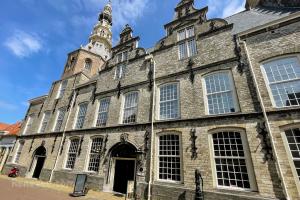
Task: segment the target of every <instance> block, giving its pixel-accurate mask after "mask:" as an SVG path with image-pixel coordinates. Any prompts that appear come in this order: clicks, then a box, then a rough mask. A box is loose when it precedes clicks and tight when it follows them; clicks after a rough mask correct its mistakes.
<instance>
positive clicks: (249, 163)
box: [208, 127, 257, 191]
mask: <svg viewBox="0 0 300 200" xmlns="http://www.w3.org/2000/svg"><path fill="white" fill-rule="evenodd" d="M219 132H238V133H240V135H241V138H242V145H243V150H244V157H245V158H244V159H245V162H246V167H247V173H248V174H247V175H248V178H249V183H250V188H249V189H247V188H239V187H228V186H219V185H218V180H217V171H216V161H215V153H214V143H213V134H215V133H219ZM208 140H209V150H210V151H209V152H210V158H211V166H212V177H213V186H214V187H215V188H218V189H225V190H234V191H257V183H256V179H255V174H254V169H253V162H252V158H251V152H250V148H249V143H248V139H247V135H246V132H245V130H244V129H242V128H231V127H229V128H226V127H224V128H216V129H212V130H209V131H208Z"/></svg>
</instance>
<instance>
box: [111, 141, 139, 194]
mask: <svg viewBox="0 0 300 200" xmlns="http://www.w3.org/2000/svg"><path fill="white" fill-rule="evenodd" d="M136 156H137V149H136V147H135V146H134V145H132V144H130V143H118V144H116V145H115V146H114V147H112V148H111V150H110V159H109V160H110V161H109V175H108V185H109V190H110V191H113V192H117V193H122V194H126V192H127V186H128V181H133V182H134V181H135V174H136Z"/></svg>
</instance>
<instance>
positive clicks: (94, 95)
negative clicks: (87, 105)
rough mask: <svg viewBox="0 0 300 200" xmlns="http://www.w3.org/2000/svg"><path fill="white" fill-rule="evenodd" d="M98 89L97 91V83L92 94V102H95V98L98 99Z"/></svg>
mask: <svg viewBox="0 0 300 200" xmlns="http://www.w3.org/2000/svg"><path fill="white" fill-rule="evenodd" d="M96 91H97V87H96V85H95V86H94V88H93V92H92V96H91V100H92V104H94V103H95V100H96Z"/></svg>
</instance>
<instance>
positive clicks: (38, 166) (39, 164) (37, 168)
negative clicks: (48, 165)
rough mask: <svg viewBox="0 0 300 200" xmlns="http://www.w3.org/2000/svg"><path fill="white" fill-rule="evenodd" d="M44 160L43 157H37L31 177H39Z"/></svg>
mask: <svg viewBox="0 0 300 200" xmlns="http://www.w3.org/2000/svg"><path fill="white" fill-rule="evenodd" d="M44 162H45V157H38V158H37V161H36V166H35V170H34V172H33V176H32V178H40V175H41V171H42V169H43V166H44Z"/></svg>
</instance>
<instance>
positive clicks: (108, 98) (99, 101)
mask: <svg viewBox="0 0 300 200" xmlns="http://www.w3.org/2000/svg"><path fill="white" fill-rule="evenodd" d="M105 100H107V101H108V107H107V111H106V113H107V118H106V122H105V125H102V126H97V122H98V118H99V115H100V106H101V101H105ZM110 101H111V98H110V97H105V98H101V99H99V100H98V101H97V108H98V109H97V112H96V114H95V122H94V126H95V127H105V126H106V125H107V122H108V117H109V116H108V115H109V107H110ZM101 113H105V112H101Z"/></svg>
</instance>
